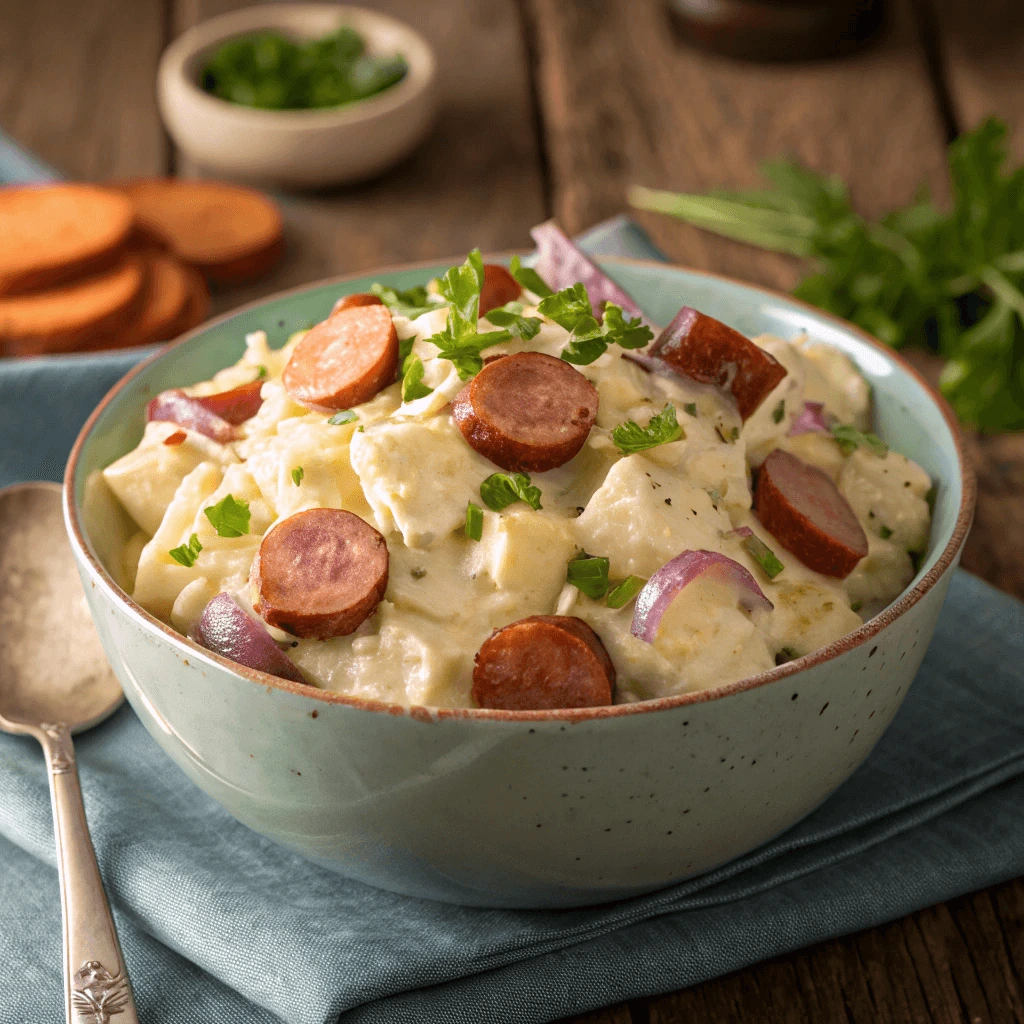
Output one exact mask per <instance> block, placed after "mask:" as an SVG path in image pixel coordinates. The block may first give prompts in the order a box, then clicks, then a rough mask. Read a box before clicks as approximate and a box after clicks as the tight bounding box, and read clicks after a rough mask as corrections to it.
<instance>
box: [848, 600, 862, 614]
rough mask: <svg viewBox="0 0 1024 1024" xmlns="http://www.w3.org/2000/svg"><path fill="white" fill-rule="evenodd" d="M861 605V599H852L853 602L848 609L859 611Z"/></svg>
mask: <svg viewBox="0 0 1024 1024" xmlns="http://www.w3.org/2000/svg"><path fill="white" fill-rule="evenodd" d="M863 607H864V602H863V601H854V602H853V604H851V605H850V611H851V612H859V611H860V610H861V608H863Z"/></svg>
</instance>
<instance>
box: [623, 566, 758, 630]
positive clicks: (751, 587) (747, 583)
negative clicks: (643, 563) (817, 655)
mask: <svg viewBox="0 0 1024 1024" xmlns="http://www.w3.org/2000/svg"><path fill="white" fill-rule="evenodd" d="M707 574H711V575H713V576H714V577H716V578H717V579H720V580H722V581H723V582H726V583H729V584H732V585H733V586H734V587H735V588H736V590H737V592H738V597H739V602H740V605H741V606H742V607H743V608H745V609H746V610H747V611H754V610H755V609H757V608H762V609H764V610H765V611H771V610H772V609H773V608H774V607H775V605H773V604H772V603H771V601H769V600H768V598H767V597H765V596H764V593H763V592H762V590H761V588H760V587H759V586H758V585H757V580H755V579H754V577H753V576H751V575H750V573H749V572H747V570H746V569H744V568H743V566H742V565H740V563H739V562H736V561H733V559H731V558H728V557H726V556H725V555H720V554H719V553H718V552H717V551H684V552H683V553H682V554H681V555H676V557H675V558H673V559H672V561H670V562H666V563H665V564H664V565H663V566H662V567H661V568H660V569H659V570H658V571H657V572H656V573H655V574H654V575H653V576H652V577H651V578H650V579H649V580H648V581H647V583H646V584H645V585H644V588H643V590H641V591H640V593H639V594H637V598H636V610H635V611H634V612H633V624H632V625H631V626H630V628H629V631H630V632H631V633H632V634H633V636H635V637H637V638H639V639H640V640H643V641H644V642H645V643H649V644H651V643H654V638H655V637H656V636H657V635H658V627H659V626H660V625H661V618H662V616H663V615H664V614H665V612H666V611H667V610H668V606H669V605H670V604H671V603H672V601H673V600H674V599H675V597H676V596H677V595H678V594H679V593H680V591H681V590H682V589H683V588H684V587H686V586H688V585H689V584H690V583H692V582H693V581H694V580H695V579H697V578H698V577H701V576H704V575H707Z"/></svg>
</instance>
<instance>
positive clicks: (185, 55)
mask: <svg viewBox="0 0 1024 1024" xmlns="http://www.w3.org/2000/svg"><path fill="white" fill-rule="evenodd" d="M299 10H307V11H323V12H325V13H330V14H332V15H336V16H337V17H338V18H339V19H340V20H342V21H343V20H344V19H345V18H346V17H354V18H355V19H356V20H360V21H364V22H366V23H367V24H373V25H375V27H376V28H388V29H390V30H391V31H397V32H401V33H402V34H404V35H406V36H407V37H408V38H409V40H411V42H412V46H411V48H410V52H408V53H403V56H405V58H406V62H407V63H408V66H409V71H408V73H407V74H406V76H405V77H404V78H403V79H402V80H401V81H400V82H396V83H395V85H393V86H390V87H389V88H387V89H384V90H383V91H382V92H379V93H377V94H376V95H374V96H368V97H367V98H366V99H362V100H356V101H355V102H353V103H348V104H345V105H343V106H339V107H318V108H314V109H304V108H300V109H294V110H264V109H262V108H260V107H247V106H245V105H244V104H241V103H231V102H230V101H229V100H223V99H221V98H220V97H219V96H213V95H211V94H210V93H208V92H206V90H204V89H201V88H200V87H199V85H198V84H197V83H196V82H195V81H194V80H193V78H192V76H191V75H190V74H189V67H188V65H189V63H190V62H191V61H192V60H193V59H194V58H195V57H196V55H197V54H199V53H202V52H203V51H204V50H208V49H210V48H212V47H214V46H217V45H218V44H219V43H223V42H226V41H227V40H229V39H235V38H239V37H242V36H245V35H249V34H252V33H254V32H258V31H260V30H261V29H272V28H274V27H278V28H284V27H286V23H287V19H288V17H289V15H291V14H294V13H296V12H297V11H299ZM249 19H255V23H253V24H249V25H246V24H244V23H245V22H247V21H248V20H249ZM363 31H364V32H366V31H367V30H365V29H364V30H363ZM367 34H368V33H367ZM436 75H437V60H436V58H435V55H434V49H433V47H432V46H431V45H430V43H428V42H427V40H426V38H425V37H424V36H423V35H422V34H421V33H420V32H419V31H418V30H417V29H415V28H413V27H412V25H410V24H408V22H404V21H401V20H400V19H398V18H393V17H391V15H389V14H383V13H381V12H380V11H375V10H373V9H371V8H369V7H360V6H358V5H354V4H330V3H282V4H254V5H252V6H251V7H242V8H239V9H238V10H234V11H227V12H225V13H223V14H218V15H215V16H214V17H212V18H207V19H205V20H204V21H201V22H199V24H197V25H193V26H192V27H191V28H190V29H187V30H186V31H185V32H183V33H182V34H181V35H180V36H178V38H177V39H175V40H173V41H172V42H171V43H170V44H169V45H168V46H167V48H166V49H165V50H164V52H163V53H162V54H161V56H160V62H159V65H158V69H157V78H158V81H159V83H160V84H161V92H165V89H166V87H167V85H168V84H169V83H170V81H172V80H173V81H174V82H176V83H177V84H178V85H180V86H182V87H183V88H184V89H185V92H186V95H187V97H188V101H189V102H191V103H196V104H199V105H200V106H202V107H204V108H206V110H207V111H208V112H209V113H211V114H214V115H216V116H220V117H229V118H233V119H235V120H236V121H240V122H248V124H249V127H251V128H252V129H254V130H260V131H267V130H273V129H282V128H283V129H287V128H289V127H292V128H295V129H296V130H299V129H309V128H327V127H337V128H341V127H347V126H350V125H357V124H364V123H366V122H370V121H373V120H375V119H376V118H379V117H384V116H386V115H388V114H390V113H393V112H394V111H396V110H399V109H401V108H402V107H404V106H406V105H407V104H409V103H411V102H413V101H414V100H415V99H416V98H417V97H418V96H420V95H421V94H422V93H424V92H426V91H428V90H429V89H430V88H431V87H432V85H433V82H434V79H435V78H436Z"/></svg>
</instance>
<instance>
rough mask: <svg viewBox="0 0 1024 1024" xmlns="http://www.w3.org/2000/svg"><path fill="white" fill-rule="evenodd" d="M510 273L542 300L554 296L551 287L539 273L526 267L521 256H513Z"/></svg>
mask: <svg viewBox="0 0 1024 1024" xmlns="http://www.w3.org/2000/svg"><path fill="white" fill-rule="evenodd" d="M508 269H509V273H510V274H511V275H512V276H513V277H514V278H515V279H516V280H517V281H518V282H519V283H520V284H521V285H522V286H523V287H524V288H525V289H526V290H527V291H531V292H533V294H534V295H536V296H538V297H539V298H541V299H544V298H547V296H549V295H554V292H553V291H552V289H551V287H550V285H548V283H547V282H546V281H545V280H544V279H543V278H542V277H541V276H540V274H538V273H537V271H536V270H534V269H533V267H524V266H523V265H522V263H521V262H520V260H519V256H518V255H516V256H513V257H512V262H511V263H510V264H509V268H508Z"/></svg>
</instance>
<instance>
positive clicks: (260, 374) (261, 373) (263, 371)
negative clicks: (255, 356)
mask: <svg viewBox="0 0 1024 1024" xmlns="http://www.w3.org/2000/svg"><path fill="white" fill-rule="evenodd" d="M269 372H270V371H269V370H268V369H267V368H266V367H265V366H264V365H263V364H262V363H260V365H259V366H257V367H256V379H257V380H263V379H264V377H266V376H267V374H268V373H269Z"/></svg>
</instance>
